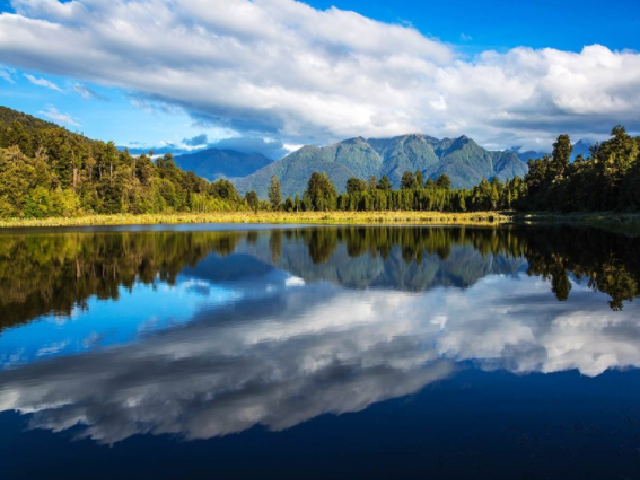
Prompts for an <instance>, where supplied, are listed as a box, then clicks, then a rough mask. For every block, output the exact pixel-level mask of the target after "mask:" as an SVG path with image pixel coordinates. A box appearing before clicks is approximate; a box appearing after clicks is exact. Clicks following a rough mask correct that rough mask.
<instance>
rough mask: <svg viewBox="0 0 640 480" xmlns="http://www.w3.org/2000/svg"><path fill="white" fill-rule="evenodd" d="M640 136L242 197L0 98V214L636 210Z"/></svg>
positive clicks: (639, 204)
mask: <svg viewBox="0 0 640 480" xmlns="http://www.w3.org/2000/svg"><path fill="white" fill-rule="evenodd" d="M639 145H640V137H632V136H630V135H628V134H627V133H626V131H625V129H624V127H621V126H616V127H614V128H613V130H612V132H611V138H610V139H608V140H606V141H604V142H602V143H600V144H596V145H594V146H593V147H592V148H591V152H590V155H589V156H588V157H587V158H585V157H584V156H582V155H580V156H578V157H577V158H576V160H575V161H573V162H571V161H570V158H571V148H572V147H571V140H570V138H569V135H560V136H559V137H558V138H557V141H556V142H555V143H554V145H553V152H552V153H551V155H543V156H542V158H540V159H537V160H529V162H528V167H529V171H528V173H527V174H526V176H525V178H523V179H521V178H518V177H515V178H513V179H507V180H506V181H504V182H502V181H500V180H499V179H497V178H493V179H483V180H482V181H481V182H480V184H479V185H477V186H476V187H474V188H472V189H464V190H455V189H452V188H451V186H450V180H449V178H448V177H447V175H446V174H441V175H440V176H438V177H437V178H426V179H425V178H423V174H422V172H420V171H416V172H410V171H407V172H404V174H403V176H402V187H401V188H400V189H396V190H394V189H393V188H392V186H391V182H390V181H389V178H387V177H386V176H383V177H382V178H380V179H378V178H376V177H371V178H368V179H360V178H351V179H349V180H348V182H347V185H346V193H343V194H338V191H337V189H336V186H335V185H333V183H332V182H331V180H330V179H329V178H328V177H327V175H326V174H325V173H322V172H314V173H313V174H312V176H311V178H310V179H309V181H308V183H307V188H306V190H305V192H304V193H303V194H302V195H296V196H295V198H291V197H287V198H283V197H282V195H281V188H280V182H279V179H278V178H277V177H273V178H272V179H271V186H270V188H269V198H268V199H259V198H258V196H257V195H256V193H255V192H254V191H251V192H247V193H246V194H245V195H244V196H241V195H240V194H239V193H238V191H237V189H236V187H235V185H234V184H233V183H232V182H231V181H229V180H224V179H222V180H217V181H215V182H209V181H207V180H205V179H203V178H200V177H198V176H196V175H195V174H194V173H193V172H185V171H183V170H181V169H180V168H178V167H177V166H176V164H175V162H174V160H173V157H172V155H171V154H165V155H164V156H161V157H157V158H156V156H155V155H154V152H149V154H142V155H139V156H136V155H132V154H130V153H129V152H128V151H127V150H124V151H119V150H118V149H117V148H116V146H115V144H114V143H112V142H108V143H105V142H101V141H96V140H91V139H89V138H87V137H85V136H84V135H81V134H77V133H72V132H70V131H68V130H66V129H64V128H62V127H59V126H56V125H54V124H52V123H49V122H46V121H43V120H40V119H37V118H34V117H30V116H28V115H24V114H21V113H19V112H15V111H13V110H10V109H7V108H2V107H0V217H21V218H42V217H54V216H58V217H60V216H66V217H69V216H79V215H92V214H120V213H124V214H144V213H178V212H185V213H186V212H198V213H210V212H219V211H234V212H235V211H250V210H253V211H254V212H257V211H286V212H301V211H303V212H309V211H321V212H322V211H345V212H349V211H358V212H370V211H379V212H382V211H420V212H454V213H458V212H478V211H520V212H541V211H551V212H597V211H615V212H637V211H638V210H639V209H640V161H639V159H638V156H639V151H640V148H639Z"/></svg>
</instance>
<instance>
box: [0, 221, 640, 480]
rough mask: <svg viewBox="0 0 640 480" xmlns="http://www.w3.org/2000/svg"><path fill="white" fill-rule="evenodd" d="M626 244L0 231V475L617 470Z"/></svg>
mask: <svg viewBox="0 0 640 480" xmlns="http://www.w3.org/2000/svg"><path fill="white" fill-rule="evenodd" d="M637 246H638V241H637V240H636V239H632V238H627V237H624V236H620V235H614V234H610V233H606V232H602V231H597V230H586V229H573V228H567V227H562V228H561V227H557V228H529V229H515V228H503V229H481V228H436V227H431V228H429V227H299V226H291V227H287V228H282V227H278V226H266V227H265V226H260V227H257V228H254V227H247V226H237V225H236V226H224V225H222V226H197V225H196V226H193V225H190V226H180V227H165V226H153V227H114V228H99V229H88V228H84V229H55V230H16V231H8V232H3V233H0V412H1V413H0V475H1V478H3V479H13V478H36V477H44V476H47V477H49V478H51V477H53V478H65V479H68V478H225V479H226V478H238V479H240V478H258V477H264V478H297V479H298V478H319V479H320V478H321V479H335V478H339V479H353V478H492V479H493V478H505V479H506V478H509V479H513V478H639V477H638V473H637V472H638V471H640V382H639V380H640V370H637V367H638V366H640V310H639V308H638V302H634V301H633V299H634V298H636V297H637V295H638V282H639V281H640V257H639V256H638V255H637V252H638V248H637ZM34 458H38V461H34Z"/></svg>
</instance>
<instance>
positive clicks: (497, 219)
mask: <svg viewBox="0 0 640 480" xmlns="http://www.w3.org/2000/svg"><path fill="white" fill-rule="evenodd" d="M180 223H184V224H193V223H273V224H279V223H280V224H292V223H299V224H333V225H369V224H370V225H484V226H498V225H510V224H517V225H549V224H569V225H583V226H590V227H596V228H603V229H606V230H610V231H617V232H621V233H625V234H630V235H634V236H635V235H640V215H638V214H617V213H597V214H596V213H591V214H568V215H555V214H544V213H543V214H518V213H498V212H474V213H437V212H301V213H286V212H258V213H253V212H216V213H181V214H146V215H131V214H116V215H86V216H80V217H50V218H5V219H0V228H12V227H13V228H17V227H61V226H90V225H153V224H180Z"/></svg>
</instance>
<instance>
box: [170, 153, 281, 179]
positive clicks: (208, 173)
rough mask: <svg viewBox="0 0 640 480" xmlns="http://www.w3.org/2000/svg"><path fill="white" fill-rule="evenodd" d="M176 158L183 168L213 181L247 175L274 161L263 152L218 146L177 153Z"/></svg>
mask: <svg viewBox="0 0 640 480" xmlns="http://www.w3.org/2000/svg"><path fill="white" fill-rule="evenodd" d="M174 159H175V162H176V165H178V167H180V168H181V169H183V170H187V171H193V172H194V173H195V174H196V175H198V176H200V177H203V178H206V179H207V180H211V181H214V180H218V179H219V178H237V177H246V176H247V175H250V174H252V173H253V172H255V171H257V170H260V169H261V168H263V167H266V166H267V165H269V164H270V163H271V162H272V161H271V160H270V159H268V158H267V157H265V156H264V155H262V154H261V153H242V152H236V151H234V150H218V149H217V148H209V149H207V150H200V151H198V152H194V153H188V154H184V155H177V156H176V157H175V158H174Z"/></svg>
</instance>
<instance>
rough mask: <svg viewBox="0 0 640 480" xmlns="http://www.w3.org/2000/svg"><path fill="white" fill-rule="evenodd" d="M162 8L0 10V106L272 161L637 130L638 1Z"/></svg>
mask: <svg viewBox="0 0 640 480" xmlns="http://www.w3.org/2000/svg"><path fill="white" fill-rule="evenodd" d="M63 3H64V4H63ZM170 3H172V2H169V0H141V1H138V2H134V1H129V0H118V1H114V2H100V1H98V0H80V1H79V2H71V3H69V2H57V1H56V0H29V1H27V0H14V1H13V2H9V1H7V0H0V12H2V13H0V105H4V106H7V107H10V108H15V109H18V110H22V111H25V112H27V113H30V114H33V115H36V116H40V117H43V118H48V119H50V120H52V121H56V122H57V123H60V124H63V125H65V126H67V127H68V128H70V129H72V130H74V131H80V132H84V133H85V134H86V135H88V136H91V137H95V138H100V139H104V140H113V141H115V142H116V143H117V144H120V145H132V146H137V145H140V146H143V147H145V148H146V147H151V146H162V145H166V144H171V145H176V146H177V147H186V145H185V143H186V142H185V140H186V139H189V138H192V137H197V136H200V135H202V134H206V136H207V137H206V138H207V142H209V143H213V144H215V143H216V142H217V141H218V140H220V139H228V138H232V139H233V140H232V141H231V142H229V141H228V140H225V141H224V142H223V143H224V145H227V146H229V145H231V146H237V148H238V149H243V146H244V148H256V149H257V148H259V147H255V145H256V139H266V142H268V144H269V149H268V150H269V151H270V153H271V154H272V156H277V154H276V153H275V152H280V151H282V149H281V148H279V146H280V144H284V146H285V147H287V148H289V149H292V148H296V147H297V146H299V145H301V144H305V143H327V142H331V141H336V140H340V139H342V138H346V137H350V136H357V135H363V136H391V135H395V134H401V133H410V132H416V131H420V132H422V133H427V134H431V135H435V136H455V135H459V134H467V135H470V136H472V137H473V138H475V139H476V140H477V141H478V142H479V143H481V144H483V145H485V146H487V147H489V148H495V149H499V148H506V147H508V146H511V145H523V146H524V147H526V148H534V149H536V148H539V149H541V148H548V145H549V144H550V142H551V141H552V140H553V138H554V136H556V135H557V134H559V133H563V132H565V131H566V132H567V133H571V134H572V135H574V136H579V137H583V138H604V137H605V136H606V134H607V132H608V130H610V128H611V127H612V126H613V125H614V124H616V123H624V124H625V125H627V127H628V128H629V129H630V130H631V131H632V132H634V131H638V129H639V128H640V114H639V113H637V112H638V111H640V109H638V106H639V105H640V97H639V95H638V94H637V93H636V92H638V91H640V80H639V79H640V55H638V53H637V51H638V50H640V36H639V35H637V32H638V31H640V4H639V3H638V2H637V1H635V2H633V1H621V2H617V3H616V5H615V8H610V7H609V4H606V3H603V2H598V1H593V0H587V1H581V2H573V1H571V2H569V1H566V2H561V1H555V2H551V1H546V0H545V1H535V2H533V1H529V2H508V1H502V0H501V1H494V2H472V1H465V0H450V1H447V2H418V1H403V2H398V1H393V2H391V1H382V0H373V1H365V0H336V1H329V0H327V1H325V0H316V1H313V2H311V3H307V4H302V3H298V2H294V1H293V0H256V1H255V2H253V3H252V2H249V1H248V0H210V1H204V0H193V1H191V2H188V1H186V0H178V1H175V2H174V3H173V5H170ZM351 12H355V13H351ZM154 17H155V18H154ZM150 18H153V19H154V20H155V22H149V19H150ZM369 20H373V21H371V22H370V21H369ZM43 25H46V26H50V27H52V29H51V30H50V31H49V30H48V28H43ZM103 27H104V28H103ZM54 29H55V31H54ZM3 32H4V34H3ZM114 32H117V33H114ZM594 46H597V47H594ZM522 47H527V48H522ZM585 47H588V48H587V49H585ZM548 48H551V49H554V50H552V51H549V50H545V49H548Z"/></svg>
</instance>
